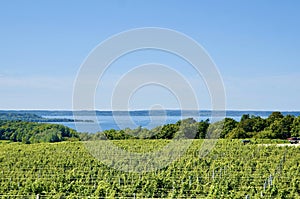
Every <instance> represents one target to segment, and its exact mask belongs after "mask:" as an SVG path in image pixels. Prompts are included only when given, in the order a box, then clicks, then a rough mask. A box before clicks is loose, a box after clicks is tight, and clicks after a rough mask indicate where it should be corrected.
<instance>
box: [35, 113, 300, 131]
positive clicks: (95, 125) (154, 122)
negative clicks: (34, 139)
mask: <svg viewBox="0 0 300 199" xmlns="http://www.w3.org/2000/svg"><path fill="white" fill-rule="evenodd" d="M271 113H272V111H226V117H229V118H233V119H235V120H237V121H239V120H240V118H241V116H242V115H243V114H250V115H256V116H260V117H262V118H267V117H268V116H269V115H270V114H271ZM282 113H283V114H284V115H287V114H291V115H295V116H299V115H300V112H282ZM128 114H129V115H128ZM39 115H41V116H43V117H46V118H69V119H74V116H73V113H72V111H47V112H42V111H41V112H40V114H39ZM96 115H97V117H96V118H97V121H95V120H94V119H95V118H94V117H93V116H91V112H88V111H82V112H77V113H76V119H81V120H94V122H77V123H76V125H75V123H73V122H55V123H56V124H63V125H65V126H68V127H70V128H72V129H76V130H77V131H79V132H89V133H95V132H99V131H103V130H109V129H118V130H119V129H125V128H137V127H138V126H142V127H143V128H148V129H152V128H154V127H157V126H160V125H164V124H170V123H176V122H177V121H178V120H181V119H185V118H194V119H195V120H197V121H200V120H206V119H209V120H210V121H211V122H216V121H219V120H222V119H223V117H218V116H216V117H212V112H211V111H179V110H165V111H161V110H160V111H130V112H127V111H114V112H112V111H96ZM219 115H220V114H219Z"/></svg>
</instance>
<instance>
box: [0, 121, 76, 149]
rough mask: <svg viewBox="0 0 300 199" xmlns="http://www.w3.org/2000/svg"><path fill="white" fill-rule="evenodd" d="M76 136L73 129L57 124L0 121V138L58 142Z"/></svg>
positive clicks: (16, 140)
mask: <svg viewBox="0 0 300 199" xmlns="http://www.w3.org/2000/svg"><path fill="white" fill-rule="evenodd" d="M78 137H79V135H78V133H77V132H76V131H75V130H73V129H70V128H68V127H65V126H63V125H58V124H46V123H37V122H22V121H1V122H0V139H1V140H10V141H14V142H23V143H26V144H29V143H38V142H60V141H64V140H68V139H70V138H78Z"/></svg>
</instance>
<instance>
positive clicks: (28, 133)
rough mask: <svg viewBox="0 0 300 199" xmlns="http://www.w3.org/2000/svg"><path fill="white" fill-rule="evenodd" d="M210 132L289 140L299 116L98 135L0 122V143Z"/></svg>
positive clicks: (299, 125)
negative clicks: (0, 141) (210, 130)
mask: <svg viewBox="0 0 300 199" xmlns="http://www.w3.org/2000/svg"><path fill="white" fill-rule="evenodd" d="M211 128H212V129H214V132H217V133H218V137H219V138H227V139H241V138H257V139H286V138H289V137H299V136H300V116H298V117H296V116H293V115H285V116H284V115H283V114H282V113H281V112H273V113H271V114H270V115H269V117H268V118H265V119H264V118H261V117H260V116H254V115H249V114H244V115H243V116H242V117H241V119H240V121H239V122H238V121H236V120H234V119H232V118H225V119H224V120H223V121H219V122H215V123H210V121H209V120H208V119H207V120H201V121H199V122H197V121H196V120H194V119H193V118H188V119H184V120H180V121H178V122H176V123H175V124H165V125H162V126H158V127H155V128H153V129H146V128H142V127H138V128H135V129H130V128H126V129H123V130H115V129H111V130H105V131H103V132H98V133H79V132H76V131H75V130H73V129H71V128H68V127H66V126H63V125H58V124H48V123H38V122H28V121H20V120H17V121H16V120H0V139H1V140H10V141H14V142H23V143H27V144H30V143H39V142H60V141H66V140H72V141H77V140H81V141H88V140H99V139H109V140H122V139H173V138H190V139H205V138H209V137H210V136H209V135H208V133H207V132H209V129H211Z"/></svg>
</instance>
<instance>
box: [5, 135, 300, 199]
mask: <svg viewBox="0 0 300 199" xmlns="http://www.w3.org/2000/svg"><path fill="white" fill-rule="evenodd" d="M99 142H101V141H99ZM102 142H105V141H102ZM112 142H113V144H115V145H118V146H119V147H122V148H123V149H126V150H128V151H133V152H137V153H140V154H144V153H146V152H147V151H155V150H157V149H158V148H161V147H163V146H165V145H166V144H168V143H169V140H164V139H161V140H137V139H136V140H114V141H112ZM202 143H203V140H200V139H199V140H194V141H193V143H192V145H191V146H190V148H189V149H188V151H187V152H186V154H185V155H183V156H181V157H179V158H178V159H176V160H174V162H172V163H171V164H169V165H168V166H166V167H165V168H162V169H160V170H156V171H153V172H141V173H130V172H129V173H128V172H123V171H119V170H115V169H113V168H110V167H108V166H106V165H105V164H103V163H101V162H100V161H98V160H97V159H95V158H94V157H93V156H92V155H91V154H90V153H89V152H88V151H87V149H86V148H85V146H84V143H83V142H61V143H51V144H50V143H38V144H30V145H26V144H22V143H9V142H4V141H2V142H0V146H1V150H0V168H1V169H0V197H1V198H27V199H29V198H30V199H31V198H32V199H33V198H34V199H35V198H36V195H37V194H40V198H42V199H44V198H78V199H79V198H97V199H98V198H228V199H229V198H230V199H232V198H250V199H251V198H281V199H284V198H290V199H299V198H300V165H299V164H300V147H278V146H264V145H258V144H250V145H243V144H242V143H241V142H240V140H238V139H233V140H229V139H220V140H218V142H217V144H216V145H215V147H214V149H213V150H212V151H211V152H210V153H209V154H208V155H206V156H204V157H201V156H200V151H201V150H200V149H201V147H202ZM116 155H117V154H116ZM124 164H125V165H126V161H125V162H124ZM148 164H149V165H151V162H149V163H148Z"/></svg>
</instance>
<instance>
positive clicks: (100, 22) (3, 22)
mask: <svg viewBox="0 0 300 199" xmlns="http://www.w3.org/2000/svg"><path fill="white" fill-rule="evenodd" d="M299 9H300V2H299V1H296V0H295V1H292V0H290V1H277V0H265V1H260V0H251V1H233V0H228V1H221V0H220V1H215V0H200V1H196V0H195V1H174V0H164V1H159V0H151V1H150V0H149V1H138V0H131V1H129V0H118V1H117V0H110V1H56V0H52V1H30V0H28V1H20V0H19V1H16V0H2V1H0V26H1V31H0V45H1V48H0V56H1V57H0V92H1V98H0V109H71V108H72V92H73V82H74V80H75V77H76V74H77V72H78V70H79V68H80V65H81V64H82V62H83V61H84V59H85V58H86V57H87V55H88V54H89V52H90V51H91V50H92V49H93V48H94V47H95V46H97V45H98V44H99V43H100V42H101V41H103V40H105V39H107V38H108V37H110V36H112V35H114V34H117V33H119V32H122V31H125V30H128V29H132V28H140V27H162V28H169V29H174V30H176V31H179V32H182V33H184V34H186V35H188V36H190V37H191V38H193V39H194V40H196V41H197V42H198V43H199V44H201V45H202V46H203V47H204V48H205V49H206V51H207V52H208V53H209V55H210V56H211V57H212V59H213V60H214V62H215V63H216V65H217V67H218V69H219V71H220V73H221V75H222V77H223V80H224V86H225V89H226V96H227V101H226V104H227V109H231V110H232V109H234V110H300V103H299V101H300V88H299V85H300V58H299V52H300V12H299ZM141 55H142V56H131V57H130V56H129V57H128V58H124V60H123V61H120V62H119V64H118V63H116V64H115V66H114V67H112V69H111V70H110V72H109V73H108V74H107V76H106V77H105V78H104V80H105V81H106V84H107V86H106V87H105V85H103V88H102V90H101V89H100V90H99V94H97V96H96V98H97V105H96V108H97V109H109V108H110V107H109V94H107V93H110V92H111V90H112V86H111V85H113V82H109V81H112V80H117V79H118V77H120V76H121V75H122V73H124V72H126V71H125V68H127V69H130V67H133V66H136V64H137V63H139V64H141V63H148V62H151V61H153V60H154V61H155V62H163V63H164V62H165V63H166V64H169V65H172V66H174V68H176V69H178V70H183V71H186V72H184V75H185V76H186V78H187V79H189V80H190V81H191V82H193V81H194V83H192V84H193V85H195V86H196V87H197V85H199V87H197V88H196V91H197V96H198V97H199V98H201V100H200V101H201V102H200V103H201V108H203V109H209V108H210V107H211V105H210V99H209V95H208V94H207V91H205V89H204V88H202V87H203V85H201V82H200V81H201V80H198V79H197V77H195V76H193V73H192V72H188V71H189V70H186V69H185V68H186V67H188V66H187V65H185V64H184V63H182V62H181V61H180V60H177V58H174V57H171V56H169V55H164V54H159V53H157V52H144V54H143V53H142V54H141ZM121 66H122V67H123V68H122V69H120V68H121ZM202 84H203V83H202ZM197 89H198V90H197ZM104 91H105V92H104ZM163 93H164V92H163V90H161V89H160V88H149V89H148V90H147V89H144V90H141V91H140V92H139V93H137V95H136V96H134V97H133V99H135V100H134V101H132V102H130V103H131V104H132V105H131V108H133V109H142V108H149V107H150V106H151V104H163V105H164V107H165V108H177V104H176V100H174V96H173V97H172V96H171V95H169V94H166V93H164V94H163ZM157 94H158V95H159V96H164V95H165V96H164V97H160V98H159V99H157V97H155V96H157ZM134 102H136V103H135V104H134Z"/></svg>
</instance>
